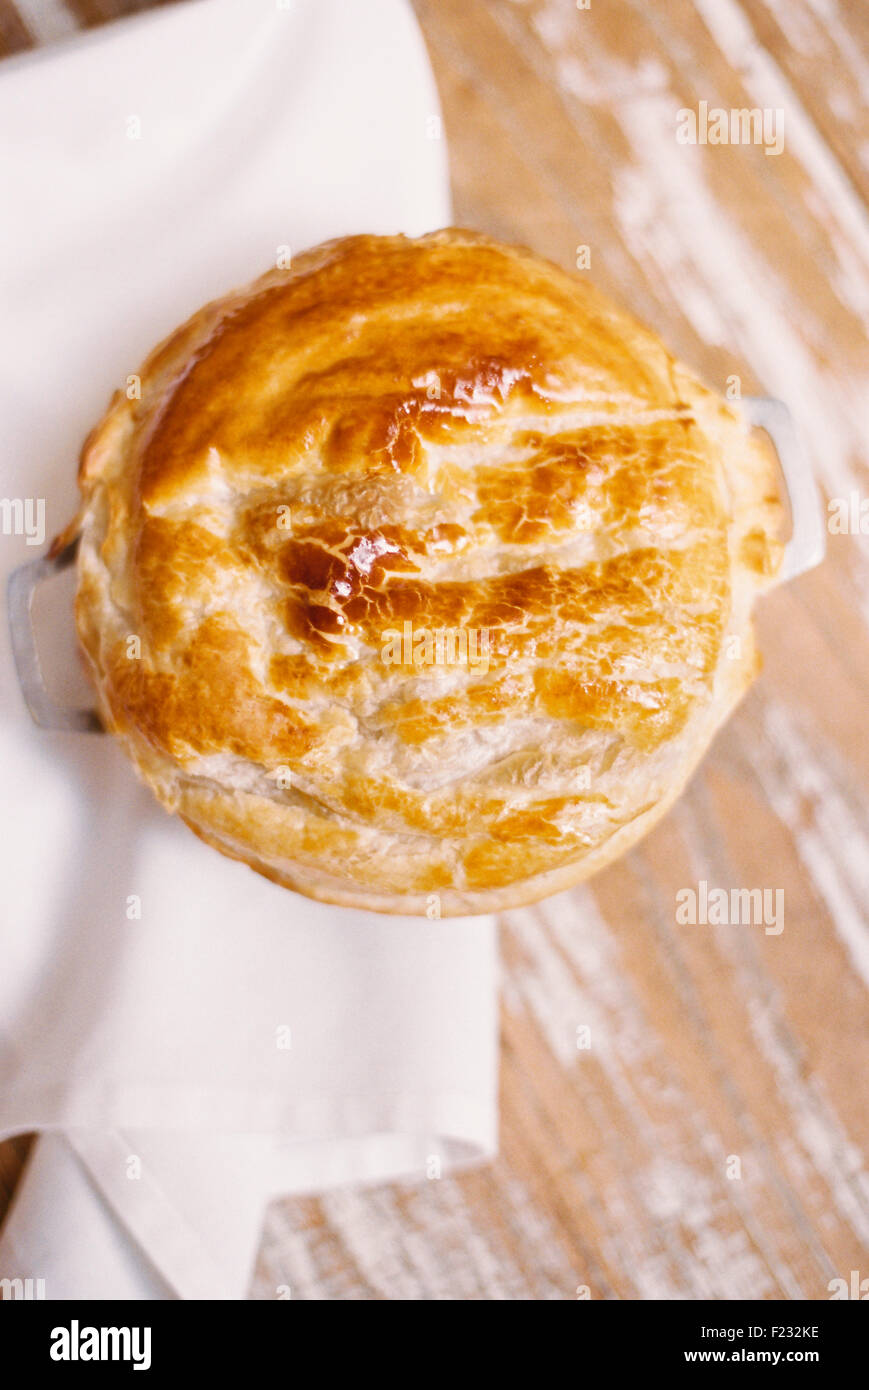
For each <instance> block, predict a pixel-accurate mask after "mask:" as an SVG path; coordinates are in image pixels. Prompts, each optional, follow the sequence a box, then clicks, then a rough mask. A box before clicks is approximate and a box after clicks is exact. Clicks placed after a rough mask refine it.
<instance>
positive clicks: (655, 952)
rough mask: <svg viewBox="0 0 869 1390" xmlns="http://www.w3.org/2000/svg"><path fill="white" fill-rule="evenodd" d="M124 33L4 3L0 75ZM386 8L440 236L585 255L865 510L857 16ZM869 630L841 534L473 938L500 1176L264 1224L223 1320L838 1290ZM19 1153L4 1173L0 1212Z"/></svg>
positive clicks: (459, 2) (494, 1169) (101, 13)
mask: <svg viewBox="0 0 869 1390" xmlns="http://www.w3.org/2000/svg"><path fill="white" fill-rule="evenodd" d="M143 7H144V6H142V5H137V4H132V5H130V4H124V3H119V0H70V3H68V4H62V3H61V0H45V2H44V3H43V2H42V0H20V3H19V4H18V5H17V7H16V5H13V4H12V3H11V2H10V0H0V52H4V51H5V52H7V53H10V52H15V51H17V50H20V49H21V48H25V47H28V46H30V45H31V44H33V43H36V42H48V41H51V40H52V39H54V38H57V37H60V36H62V35H63V34H64V33H66V32H67V31H69V30H70V29H72V28H74V27H75V26H76V25H79V24H85V25H89V24H94V23H99V22H102V21H103V20H105V19H107V18H109V17H111V16H112V15H115V14H118V13H121V12H124V11H127V10H131V9H138V8H143ZM415 8H416V11H417V14H418V17H419V21H420V24H421V26H422V29H423V31H424V34H425V38H426V41H427V43H428V47H429V51H430V54H431V59H432V62H433V65H434V69H435V74H436V77H437V80H438V84H439V87H440V92H441V98H442V102H443V111H444V122H445V133H446V136H447V139H448V142H449V149H450V157H451V167H452V178H453V188H454V198H455V214H456V221H457V222H459V223H461V224H465V225H468V226H473V227H478V228H481V229H483V230H485V231H487V232H491V233H493V234H495V235H497V236H500V237H503V238H505V239H507V240H512V241H520V242H524V243H526V244H527V245H529V246H531V247H533V248H534V249H535V250H537V251H539V252H541V253H542V254H544V255H546V256H549V257H551V258H552V259H553V260H556V261H558V262H560V263H561V264H563V265H565V266H572V265H574V264H575V263H576V258H577V248H579V247H587V248H588V255H589V257H590V268H589V269H588V270H586V271H583V273H586V274H590V275H592V276H593V278H594V279H595V281H597V283H598V284H599V285H600V286H601V287H602V288H603V289H605V290H607V291H609V292H610V293H612V294H613V295H614V296H615V297H617V298H618V299H620V300H621V301H622V302H623V303H625V304H626V305H628V306H629V307H630V308H631V309H632V310H633V311H634V312H635V313H636V314H637V315H638V316H639V317H641V318H643V319H644V320H645V321H646V322H648V323H649V324H650V325H651V326H652V327H654V328H655V329H656V330H658V331H659V332H660V333H661V335H662V336H663V337H664V338H665V339H666V340H667V342H668V343H669V345H670V346H671V347H672V348H673V349H674V350H675V351H676V352H677V353H678V354H679V355H680V356H682V357H683V358H684V359H685V360H687V361H688V362H689V363H691V364H692V365H693V366H694V367H696V368H697V369H698V370H699V371H700V372H701V374H702V375H704V376H705V378H706V379H707V380H708V381H709V382H710V384H712V385H715V386H717V387H718V388H719V389H721V390H724V388H725V385H726V383H727V382H728V379H730V378H733V377H738V378H739V383H740V384H741V389H742V392H743V393H744V394H749V393H764V394H771V395H775V396H780V397H782V398H783V399H784V400H785V401H787V402H788V403H789V404H790V406H791V407H792V410H793V412H794V414H795V416H796V418H797V420H798V423H799V427H800V430H801V433H802V436H803V438H804V440H805V443H806V446H807V449H808V451H809V454H810V456H811V460H812V463H813V465H814V468H815V471H816V475H817V477H818V479H819V481H820V482H821V485H822V487H823V489H824V492H825V494H826V496H827V497H828V498H848V497H850V496H851V495H852V494H854V495H855V497H856V499H857V500H860V499H862V498H863V497H865V496H867V495H869V493H867V487H869V484H867V472H866V465H867V451H866V440H867V439H869V345H867V335H866V326H867V319H869V213H867V199H869V117H867V100H866V93H867V90H869V6H867V5H865V3H864V0H696V3H694V4H691V3H687V0H655V3H654V4H649V3H648V0H590V4H589V7H588V8H581V7H579V6H577V4H576V3H574V0H415ZM701 101H706V102H708V104H709V106H710V107H724V108H726V109H731V108H744V107H745V108H755V107H757V108H770V109H772V110H776V109H779V110H782V111H784V113H785V114H784V132H785V143H784V150H783V151H782V152H781V153H780V154H778V155H770V154H767V153H766V152H765V150H764V148H763V147H762V146H757V145H755V146H738V145H727V146H725V145H713V144H707V145H683V144H680V143H678V142H677V140H676V138H675V130H676V123H677V112H678V111H679V110H680V108H693V109H695V110H696V109H698V103H699V102H701ZM866 510H867V512H869V503H867V505H866ZM866 529H867V530H869V519H867V521H866ZM867 622H869V562H867V543H866V539H865V537H862V538H861V537H860V536H859V535H848V534H844V535H840V534H833V535H831V536H830V537H829V556H828V560H827V562H826V564H825V565H824V566H823V567H822V568H821V569H819V570H815V571H814V572H812V573H811V574H808V575H806V576H804V577H803V578H801V579H798V580H797V581H796V582H794V583H793V584H792V585H790V586H788V587H786V588H783V589H781V590H779V591H777V592H776V593H774V594H772V595H770V596H769V597H768V598H767V599H765V600H764V601H763V604H762V607H761V609H760V612H759V615H758V626H759V632H760V637H761V645H762V649H763V652H764V658H765V666H764V671H763V675H762V677H761V679H760V680H759V681H758V683H757V684H756V685H755V687H754V688H753V690H752V691H751V692H750V694H749V695H748V696H747V697H746V699H745V701H744V703H743V704H742V706H741V707H740V709H739V710H738V712H737V713H736V715H735V716H734V717H733V719H732V720H731V722H730V723H729V725H728V726H727V727H726V729H725V730H724V731H723V733H722V734H721V735H720V736H719V738H718V740H717V742H716V743H715V745H714V747H713V749H712V750H711V752H710V754H709V755H708V757H707V758H706V760H705V762H704V763H703V765H702V767H701V769H700V771H699V772H698V773H697V775H696V776H695V778H694V780H693V781H692V783H691V784H690V786H689V788H688V790H687V791H686V793H685V795H684V796H683V797H682V799H681V800H680V802H679V803H678V805H677V806H676V808H675V810H674V811H673V812H672V813H671V814H670V815H669V816H668V817H667V819H666V820H665V821H664V822H663V824H661V825H660V826H659V828H658V829H656V830H655V831H654V833H653V834H652V835H651V836H649V838H648V839H647V840H645V841H644V842H643V843H642V844H641V845H640V847H639V848H638V849H636V850H634V851H632V852H631V853H630V854H628V855H627V856H626V857H625V858H624V859H623V860H621V861H620V862H619V863H618V864H617V865H615V866H614V867H612V868H610V869H608V870H606V871H605V872H604V873H603V874H601V875H600V876H599V877H598V878H597V879H595V880H594V881H593V882H592V883H591V884H590V885H587V886H585V887H583V888H581V889H578V890H575V891H573V892H571V893H568V894H564V895H561V896H559V897H557V898H554V899H551V900H550V901H548V902H546V903H543V904H541V905H540V906H538V907H535V908H529V909H526V910H521V911H516V912H510V913H506V914H504V916H503V918H502V921H501V947H502V956H503V994H502V999H503V1002H502V1048H501V1157H500V1158H499V1159H498V1161H497V1162H496V1163H494V1164H492V1165H491V1166H489V1167H486V1168H482V1169H480V1170H478V1171H475V1172H472V1173H469V1174H467V1175H466V1176H463V1177H459V1178H455V1179H441V1180H440V1181H429V1182H424V1183H417V1184H406V1185H403V1184H402V1185H399V1184H396V1185H392V1184H391V1185H384V1186H380V1187H377V1188H374V1189H368V1190H360V1189H351V1190H342V1191H338V1192H334V1193H330V1194H329V1195H327V1196H323V1197H319V1198H311V1199H308V1200H286V1201H281V1202H278V1203H275V1204H274V1205H273V1206H272V1208H271V1209H270V1212H269V1215H268V1218H267V1222H266V1227H265V1231H264V1238H263V1244H262V1248H261V1252H260V1256H259V1261H258V1266H257V1271H256V1277H255V1281H254V1284H253V1287H252V1290H251V1292H252V1296H253V1297H256V1298H273V1297H274V1296H275V1290H276V1287H277V1286H278V1285H279V1284H290V1285H291V1286H292V1287H293V1290H294V1296H295V1297H304V1298H339V1299H344V1298H351V1299H352V1298H384V1299H429V1298H432V1299H436V1298H447V1299H489V1298H509V1299H540V1298H544V1299H549V1298H553V1299H565V1298H566V1299H573V1298H576V1297H577V1290H578V1289H583V1288H585V1289H587V1290H588V1291H589V1294H590V1296H591V1297H593V1298H627V1299H636V1298H640V1299H647V1298H677V1299H694V1298H703V1297H709V1296H711V1297H715V1298H721V1299H732V1298H753V1299H776V1298H787V1299H790V1298H795V1299H800V1298H808V1299H825V1298H828V1297H829V1296H830V1292H829V1284H830V1281H831V1280H833V1279H835V1278H844V1279H846V1280H847V1279H849V1278H850V1277H851V1271H853V1270H857V1271H860V1277H861V1278H866V1277H869V1248H867V1247H869V1177H867V1172H866V1167H865V1147H866V1136H867V1119H869V1106H867V1094H866V1092H867V1083H866V1078H867V1076H869V1028H867V986H869V737H867V732H866V711H867V695H869V639H867ZM702 879H705V880H706V881H707V882H708V883H709V884H710V885H714V886H723V887H726V888H731V887H755V886H764V887H768V888H772V889H779V888H780V889H782V890H783V892H784V903H785V913H784V930H783V931H782V932H781V933H780V934H778V935H772V934H766V933H765V932H764V930H763V928H762V927H757V926H696V927H689V926H678V925H677V924H676V921H675V902H676V894H677V893H678V892H679V890H680V889H682V888H685V887H689V886H692V885H695V886H696V885H697V883H698V882H699V881H700V880H702ZM583 1028H588V1029H589V1030H590V1034H589V1037H590V1043H591V1045H590V1047H587V1048H578V1047H577V1039H578V1037H579V1038H580V1039H582V1038H583V1037H584V1035H583V1034H581V1033H580V1034H578V1032H577V1030H578V1029H583ZM25 1152H26V1141H25V1140H16V1141H13V1142H12V1143H10V1144H6V1145H4V1146H0V1210H2V1206H3V1203H4V1202H5V1201H7V1200H8V1198H9V1195H10V1193H11V1191H12V1189H13V1187H14V1183H15V1181H16V1177H17V1173H18V1171H19V1169H20V1166H21V1163H22V1161H23V1156H24V1154H25Z"/></svg>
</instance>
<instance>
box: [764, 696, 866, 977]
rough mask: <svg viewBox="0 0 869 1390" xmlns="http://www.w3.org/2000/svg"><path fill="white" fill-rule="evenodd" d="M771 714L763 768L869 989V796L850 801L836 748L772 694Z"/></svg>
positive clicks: (768, 790)
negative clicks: (821, 745)
mask: <svg viewBox="0 0 869 1390" xmlns="http://www.w3.org/2000/svg"><path fill="white" fill-rule="evenodd" d="M763 722H764V732H765V734H766V737H767V739H768V744H766V745H765V744H760V745H759V746H758V747H757V748H756V749H755V750H754V752H753V761H754V766H755V769H756V771H757V775H758V777H759V779H760V782H761V785H762V787H763V790H764V792H765V794H766V796H767V797H768V799H769V803H770V805H771V806H772V807H773V809H774V810H775V812H776V814H777V815H778V816H779V817H780V818H781V820H782V822H783V823H784V824H785V825H786V826H787V827H788V830H789V831H790V833H791V836H792V837H793V841H794V844H795V845H796V847H797V850H798V852H799V855H800V858H801V860H802V862H803V864H804V865H805V867H806V869H807V871H808V873H809V875H810V876H811V879H812V882H813V883H814V885H815V887H816V888H817V890H818V894H819V896H820V897H821V898H822V899H823V901H824V903H825V904H826V907H827V910H828V912H829V914H830V917H831V918H832V920H833V923H834V924H835V927H836V931H837V933H838V935H839V937H840V938H841V941H842V944H843V945H844V947H845V949H846V951H847V952H848V955H849V957H850V960H851V964H852V965H853V967H854V970H855V972H856V973H857V975H858V976H859V977H860V978H861V979H862V981H863V983H864V984H865V985H866V987H867V989H869V916H867V905H869V834H867V830H866V827H867V825H869V801H867V798H866V797H865V796H862V795H860V796H857V795H856V794H855V799H854V801H853V802H852V801H849V799H848V797H847V796H846V795H845V793H844V792H843V791H842V787H843V786H844V785H845V780H846V779H845V778H844V777H837V776H836V765H837V761H838V759H837V756H836V753H835V750H833V749H832V748H831V749H829V750H828V751H827V754H826V756H825V757H820V756H819V755H818V750H817V736H815V742H814V744H812V743H810V742H809V740H808V739H807V737H806V736H805V735H804V734H802V733H801V732H800V730H799V728H798V726H797V724H796V722H795V720H794V719H793V718H792V717H791V715H790V714H789V713H788V711H787V710H786V709H785V708H784V707H783V706H782V705H781V704H779V703H774V702H773V701H772V700H767V702H766V706H765V711H764V721H763ZM807 807H808V808H810V811H811V815H810V816H808V817H807V815H806V809H807Z"/></svg>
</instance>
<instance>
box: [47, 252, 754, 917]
mask: <svg viewBox="0 0 869 1390" xmlns="http://www.w3.org/2000/svg"><path fill="white" fill-rule="evenodd" d="M139 375H140V378H141V399H140V400H128V399H127V398H126V396H125V395H123V394H121V393H117V394H116V396H115V397H114V399H113V401H112V403H111V406H110V409H109V411H108V413H107V415H106V416H105V418H104V419H103V421H102V422H101V423H100V424H99V425H98V426H97V428H96V429H95V430H94V431H93V432H92V434H91V435H90V436H89V438H88V440H87V441H86V443H85V446H84V449H83V451H82V458H81V468H80V482H81V488H82V494H83V501H82V507H81V510H80V512H79V515H78V517H77V518H76V520H75V522H74V523H73V524H72V526H71V527H70V528H68V534H71V533H72V532H73V531H74V530H78V529H80V530H81V534H82V540H81V545H80V548H79V587H78V594H77V600H76V620H77V625H78V630H79V635H80V639H81V642H82V645H83V647H84V650H85V652H86V654H87V657H88V660H89V664H90V667H91V669H92V672H93V676H94V680H95V682H96V685H97V690H98V694H99V702H100V708H101V711H102V714H103V717H104V719H105V721H106V723H107V725H108V726H109V727H110V728H111V729H113V730H114V732H115V733H116V734H117V735H118V736H119V737H120V738H121V739H122V741H123V742H124V744H125V746H126V748H127V750H128V752H129V753H130V755H131V757H132V758H133V760H134V762H135V764H136V766H137V768H138V770H139V772H140V774H141V776H142V777H143V778H144V780H145V781H146V782H147V783H149V784H150V786H151V787H152V788H153V790H154V791H155V793H156V795H157V796H158V797H159V799H160V800H161V801H162V802H163V804H164V805H165V806H167V807H168V808H169V809H170V810H173V811H176V812H178V813H179V814H180V815H181V816H182V817H183V818H184V820H185V821H186V822H187V823H188V824H189V825H190V826H191V827H192V828H193V829H194V830H195V831H196V833H197V834H198V835H200V836H201V837H202V838H203V839H204V840H206V841H208V842H209V843H210V844H213V845H215V846H216V847H217V848H218V849H220V850H222V851H223V852H224V853H225V854H228V855H231V856H233V857H235V858H238V859H242V860H244V861H245V862H246V863H248V864H250V865H251V866H252V867H253V868H255V869H257V870H258V871H259V872H260V873H263V874H266V875H267V876H268V877H270V878H272V879H274V880H275V881H276V882H279V883H282V884H285V885H287V886H289V887H291V888H295V889H297V890H298V891H299V892H302V893H306V894H308V895H309V896H311V897H314V898H320V899H323V900H325V901H328V902H336V903H343V904H347V905H352V906H356V907H361V908H368V909H372V910H375V911H382V912H398V913H425V912H426V911H427V910H428V911H430V912H432V911H436V910H438V909H439V910H440V911H441V912H442V913H443V914H444V915H454V914H464V913H475V912H486V911H491V910H493V909H497V908H502V907H507V906H514V905H517V904H520V903H524V902H529V901H533V900H535V899H537V898H540V897H543V896H545V895H546V894H548V893H551V892H553V891H555V890H557V889H559V888H563V887H566V886H568V885H569V884H571V883H574V882H576V881H578V880H580V879H582V878H585V877H587V876H588V875H589V874H590V873H592V872H594V871H595V870H596V869H598V868H600V867H601V866H602V865H603V864H606V863H607V862H609V861H610V860H611V859H612V858H614V857H615V856H616V855H617V854H619V853H621V852H622V850H624V849H625V848H627V847H628V846H629V845H630V844H632V843H633V842H634V841H635V840H637V839H638V838H639V837H640V835H642V834H643V833H645V831H646V830H647V829H649V828H650V826H651V825H652V824H654V822H655V821H656V820H657V819H658V818H659V817H660V816H661V815H662V814H663V812H664V811H665V810H666V808H667V807H668V806H669V804H670V803H671V802H672V801H673V800H674V798H675V797H676V796H677V795H678V793H679V791H680V790H681V789H682V787H683V786H684V783H685V781H686V780H687V778H688V776H689V775H690V773H691V771H692V769H693V768H694V766H695V765H696V763H697V761H698V760H699V758H700V757H701V755H702V753H703V752H704V750H705V748H706V747H707V745H708V743H709V741H710V739H711V737H712V735H713V733H714V731H715V729H716V728H717V726H718V725H719V724H720V723H721V722H722V720H723V719H724V718H725V716H726V715H727V714H728V712H729V711H730V709H731V708H732V707H733V705H734V703H735V702H736V700H737V699H738V698H739V696H740V694H741V693H742V691H743V690H744V689H745V687H746V686H747V685H748V683H749V682H750V680H751V678H752V676H753V674H754V671H755V667H756V656H755V648H754V641H753V634H752V628H751V620H750V610H751V605H752V602H753V599H754V596H755V594H756V593H757V591H758V590H759V589H761V588H763V587H764V586H765V585H766V584H768V583H769V581H770V579H771V578H772V577H773V575H774V573H775V570H776V568H777V565H778V560H779V552H780V547H779V545H778V542H777V540H776V538H775V537H776V531H777V527H778V524H779V505H778V502H777V498H776V487H775V479H774V472H773V468H772V466H771V464H770V462H769V461H768V459H767V457H766V455H765V454H764V453H763V452H762V451H761V450H760V448H759V447H758V446H757V444H756V443H755V442H753V440H752V439H751V437H750V436H749V434H748V433H747V432H746V429H745V427H744V425H743V423H742V421H741V418H740V417H739V416H738V415H737V414H736V412H735V411H733V410H732V409H731V408H730V407H729V406H727V405H726V404H725V402H724V401H723V400H721V399H719V398H718V397H716V396H715V395H713V394H712V393H710V392H709V391H707V390H706V389H705V388H704V387H703V386H702V385H700V383H699V382H697V381H696V380H695V379H694V377H692V376H691V374H690V373H689V372H687V371H686V370H685V368H683V367H682V366H680V364H679V363H677V362H676V361H674V360H673V358H672V357H670V355H669V354H668V353H667V352H666V351H665V349H664V348H663V346H662V345H661V343H660V342H659V341H658V339H657V338H655V337H654V336H653V335H651V334H650V333H648V332H646V331H645V330H644V329H643V328H641V327H640V326H638V325H637V324H635V323H634V322H633V321H632V320H631V319H630V318H628V317H627V316H626V315H624V314H623V313H621V312H620V311H619V310H617V309H616V308H614V307H613V306H612V305H611V304H609V303H608V302H607V301H606V300H604V299H603V298H602V297H601V296H599V295H598V294H597V293H596V292H595V291H594V290H593V289H591V288H590V287H589V285H588V284H587V282H586V280H585V279H583V278H579V277H576V276H571V275H568V274H566V273H565V272H563V271H561V270H559V269H558V268H557V267H555V266H553V265H551V264H549V263H548V262H546V261H542V260H540V259H539V258H537V257H535V256H533V255H531V254H530V253H529V252H527V251H524V250H522V249H519V248H516V247H508V246H503V245H500V244H498V243H495V242H493V241H490V240H488V239H487V238H485V237H481V236H478V235H476V234H474V233H471V232H465V231H460V230H449V231H442V232H438V233H435V234H433V235H431V236H428V237H423V238H420V239H418V240H410V239H406V238H403V237H372V236H359V237H349V238H346V239H343V240H339V241H334V242H330V243H327V244H325V245H323V246H319V247H317V248H315V249H314V250H312V251H309V252H307V253H306V254H304V255H302V256H300V257H298V258H297V259H296V260H295V262H294V263H293V265H292V268H291V269H289V270H279V269H275V270H272V271H270V272H268V273H267V274H266V275H264V276H262V277H261V278H260V279H259V280H257V281H255V282H254V283H253V284H252V285H251V286H249V287H247V288H245V289H242V290H239V291H236V292H234V293H232V294H229V295H227V296H226V297H225V298H223V299H221V300H219V301H217V302H215V303H213V304H210V305H207V306H206V307H205V308H203V309H202V310H201V311H200V312H199V313H197V314H196V315H194V317H193V318H192V319H190V321H189V322H188V323H186V324H184V325H183V326H182V327H181V328H179V329H178V330H177V332H175V333H174V334H172V336H171V337H169V338H168V339H167V340H166V341H165V342H164V343H163V344H161V345H160V346H159V347H158V348H157V349H156V350H155V351H154V352H153V353H152V354H151V356H150V357H149V358H148V360H147V362H146V363H145V364H144V366H143V367H142V369H141V371H140V373H139ZM462 634H464V636H462ZM130 638H138V639H139V641H138V646H137V645H136V643H134V642H130V641H129V639H130ZM465 644H469V645H467V646H466V645H465ZM435 895H436V897H435ZM435 901H436V902H437V908H433V907H432V904H433V903H434V902H435Z"/></svg>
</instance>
